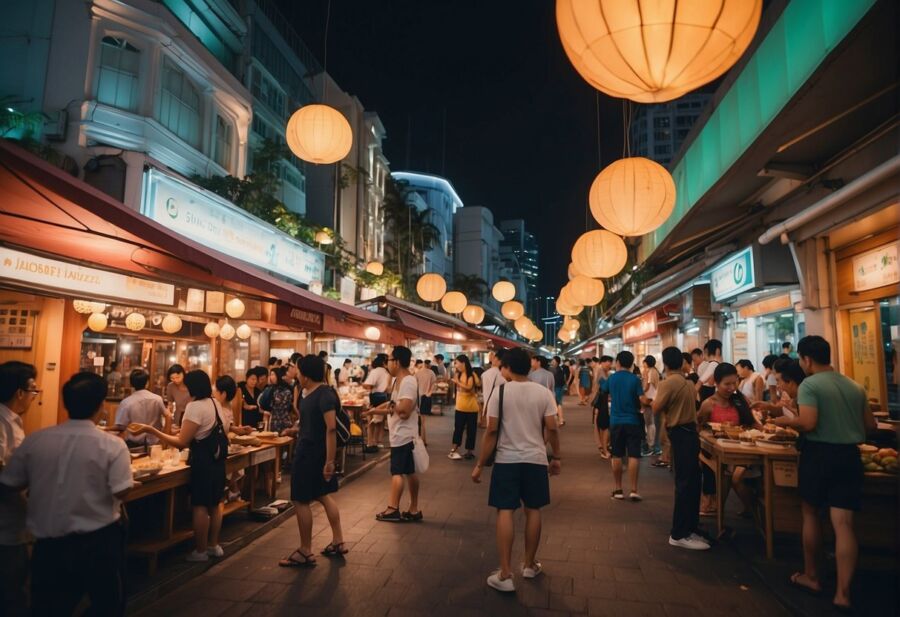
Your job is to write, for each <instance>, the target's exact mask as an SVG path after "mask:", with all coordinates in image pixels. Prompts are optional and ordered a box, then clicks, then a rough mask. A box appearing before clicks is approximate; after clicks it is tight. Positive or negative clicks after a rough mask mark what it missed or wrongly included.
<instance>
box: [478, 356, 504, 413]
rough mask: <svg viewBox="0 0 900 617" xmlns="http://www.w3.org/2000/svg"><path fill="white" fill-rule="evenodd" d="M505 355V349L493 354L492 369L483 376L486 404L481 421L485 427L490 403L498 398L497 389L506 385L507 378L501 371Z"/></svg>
mask: <svg viewBox="0 0 900 617" xmlns="http://www.w3.org/2000/svg"><path fill="white" fill-rule="evenodd" d="M504 353H506V350H505V349H497V350H495V351H493V352H491V368H489V369H488V370H486V371H485V372H484V373H482V375H481V391H482V392H483V393H484V404H483V405H482V409H481V418H480V419H481V424H482V425H483V426H485V425H486V424H487V409H488V403H490V401H491V399H492V398H493V397H494V396H496V394H497V388H498V387H500V386H501V385H503V384H505V383H506V378H504V377H503V374H502V373H501V371H500V366H501V365H502V364H503V354H504Z"/></svg>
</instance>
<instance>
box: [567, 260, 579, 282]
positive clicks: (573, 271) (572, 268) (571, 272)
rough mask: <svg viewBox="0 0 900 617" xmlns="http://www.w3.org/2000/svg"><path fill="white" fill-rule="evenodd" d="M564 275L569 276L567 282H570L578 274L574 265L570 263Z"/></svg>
mask: <svg viewBox="0 0 900 617" xmlns="http://www.w3.org/2000/svg"><path fill="white" fill-rule="evenodd" d="M566 274H567V275H568V276H569V280H570V281H571V280H572V279H573V278H575V277H576V276H578V274H579V272H578V270H577V269H576V268H575V264H573V263H570V264H569V269H568V270H567V271H566Z"/></svg>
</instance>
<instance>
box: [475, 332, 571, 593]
mask: <svg viewBox="0 0 900 617" xmlns="http://www.w3.org/2000/svg"><path fill="white" fill-rule="evenodd" d="M528 368H529V359H528V353H527V352H526V351H525V350H523V349H511V350H509V351H507V352H506V353H505V354H504V356H503V363H502V369H501V371H502V373H503V377H504V378H505V379H506V381H507V383H505V384H503V385H500V386H498V389H497V393H496V395H495V396H493V397H491V399H490V401H489V402H488V411H487V414H488V428H487V433H486V434H485V438H484V443H483V444H482V449H481V456H480V457H479V458H478V464H476V465H475V469H474V470H473V471H472V480H473V481H474V482H476V483H477V482H481V471H482V469H483V467H484V465H485V463H486V462H487V460H488V458H489V457H490V456H491V454H492V453H493V452H495V448H496V458H495V464H494V470H493V472H492V473H491V486H490V495H489V498H488V504H489V505H490V506H491V507H493V508H496V509H497V552H498V553H499V555H500V569H499V570H497V571H496V572H494V573H492V574H491V575H490V576H489V577H488V579H487V584H488V585H489V586H490V587H493V588H494V589H496V590H498V591H506V592H511V591H515V589H516V585H515V582H514V581H513V573H512V547H513V538H514V535H515V529H514V526H513V514H514V513H515V511H516V510H517V509H518V508H519V506H520V505H524V506H525V561H524V564H523V566H522V576H523V577H524V578H535V577H536V576H537V575H539V574H540V573H541V563H540V562H539V561H537V557H536V555H537V548H538V545H539V544H540V541H541V508H542V507H544V506H546V505H548V504H549V503H550V481H549V478H548V473H549V475H557V474H559V472H560V458H559V457H560V449H559V429H558V426H557V424H556V401H555V399H554V398H553V394H552V393H551V392H550V390H548V389H547V388H545V387H544V386H541V385H539V384H536V383H533V382H531V381H530V380H529V379H528ZM501 416H502V419H501ZM545 432H546V434H547V440H548V442H549V443H550V446H551V448H552V450H553V456H552V457H551V460H550V463H549V469H548V463H547V449H546V446H545V445H544V433H545Z"/></svg>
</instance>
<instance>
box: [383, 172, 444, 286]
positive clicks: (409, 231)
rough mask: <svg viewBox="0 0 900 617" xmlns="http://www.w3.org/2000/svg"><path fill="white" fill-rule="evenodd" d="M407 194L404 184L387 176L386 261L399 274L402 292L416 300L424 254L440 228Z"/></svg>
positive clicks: (385, 199)
mask: <svg viewBox="0 0 900 617" xmlns="http://www.w3.org/2000/svg"><path fill="white" fill-rule="evenodd" d="M408 194H409V189H408V187H407V186H406V184H405V183H399V182H395V181H393V180H392V179H391V177H390V176H388V178H387V182H386V183H385V196H384V224H385V229H386V232H387V233H386V236H387V241H386V242H385V261H386V264H390V266H391V268H396V271H397V272H398V273H399V274H400V279H401V281H400V287H401V289H402V290H403V295H404V296H405V297H406V298H407V299H415V298H416V295H415V293H414V289H415V282H416V278H417V277H418V275H419V274H420V272H419V270H420V267H421V265H422V264H423V263H424V261H425V253H427V252H428V251H430V250H431V249H432V248H434V246H435V244H437V242H438V241H439V240H440V230H439V229H438V228H437V227H436V226H435V225H434V224H433V223H431V221H430V220H429V219H430V218H431V216H430V213H429V211H428V210H419V209H418V208H416V207H415V206H414V205H410V204H409V202H408V199H407V198H408Z"/></svg>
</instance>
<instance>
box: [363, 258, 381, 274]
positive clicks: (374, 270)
mask: <svg viewBox="0 0 900 617" xmlns="http://www.w3.org/2000/svg"><path fill="white" fill-rule="evenodd" d="M366 272H368V273H369V274H373V275H375V276H381V275H382V274H384V264H383V263H381V262H380V261H370V262H369V263H367V264H366Z"/></svg>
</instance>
